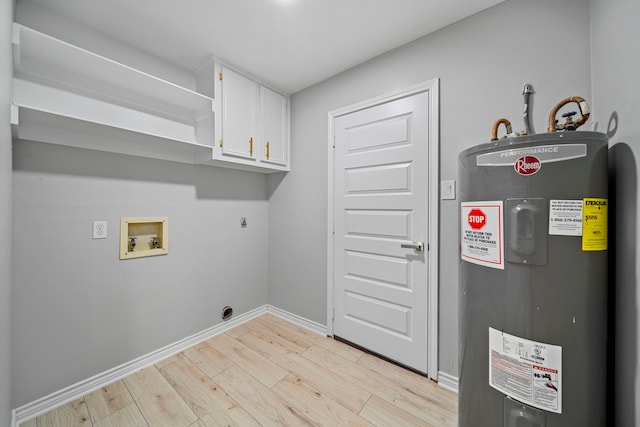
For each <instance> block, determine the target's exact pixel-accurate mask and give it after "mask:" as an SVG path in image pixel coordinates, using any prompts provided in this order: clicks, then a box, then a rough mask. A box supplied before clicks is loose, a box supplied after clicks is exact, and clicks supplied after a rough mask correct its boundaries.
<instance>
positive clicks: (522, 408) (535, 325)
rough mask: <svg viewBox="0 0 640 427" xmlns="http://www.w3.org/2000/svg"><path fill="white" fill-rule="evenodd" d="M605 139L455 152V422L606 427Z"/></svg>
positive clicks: (591, 136) (463, 425)
mask: <svg viewBox="0 0 640 427" xmlns="http://www.w3.org/2000/svg"><path fill="white" fill-rule="evenodd" d="M607 156H608V143H607V137H606V135H604V134H602V133H598V132H589V131H569V132H567V131H565V132H554V133H545V134H535V135H529V136H515V135H512V136H509V137H505V138H503V139H500V140H497V141H492V142H490V143H486V144H482V145H478V146H475V147H472V148H470V149H468V150H466V151H464V152H462V153H461V154H460V156H459V189H460V193H459V194H460V263H459V298H460V301H459V303H460V304H459V309H460V311H459V312H460V318H459V320H460V341H459V358H460V359H459V360H460V362H459V375H460V377H459V426H460V427H496V426H505V427H515V426H517V427H534V426H535V427H543V426H544V427H567V426H581V427H586V426H594V427H595V426H597V427H601V426H604V425H606V418H605V417H606V388H607V378H606V376H607V371H606V348H607V336H606V331H607V207H608V200H607Z"/></svg>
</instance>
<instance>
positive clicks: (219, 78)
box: [218, 71, 222, 80]
mask: <svg viewBox="0 0 640 427" xmlns="http://www.w3.org/2000/svg"><path fill="white" fill-rule="evenodd" d="M218 80H222V71H220V72H219V73H218Z"/></svg>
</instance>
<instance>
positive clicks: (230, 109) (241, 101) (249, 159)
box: [213, 67, 289, 172]
mask: <svg viewBox="0 0 640 427" xmlns="http://www.w3.org/2000/svg"><path fill="white" fill-rule="evenodd" d="M218 70H219V72H218V84H219V90H217V91H216V93H219V94H220V112H221V119H220V123H221V124H220V126H219V128H216V131H217V132H216V136H217V145H216V147H214V155H213V156H214V160H219V161H224V162H229V163H232V164H235V165H236V166H235V167H239V168H245V169H250V170H263V171H264V172H278V171H288V170H289V108H288V98H287V97H285V96H283V95H281V94H279V93H277V92H275V91H273V90H271V89H269V88H267V87H265V86H262V85H260V84H259V83H256V82H255V81H253V80H251V79H249V78H247V77H245V76H243V75H241V74H239V73H237V72H236V71H234V70H231V69H229V68H227V67H219V69H218Z"/></svg>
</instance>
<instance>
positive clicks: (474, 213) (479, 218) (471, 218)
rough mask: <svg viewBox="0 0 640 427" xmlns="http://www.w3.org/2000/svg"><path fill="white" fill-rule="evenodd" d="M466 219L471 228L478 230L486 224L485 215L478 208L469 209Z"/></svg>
mask: <svg viewBox="0 0 640 427" xmlns="http://www.w3.org/2000/svg"><path fill="white" fill-rule="evenodd" d="M467 221H468V222H469V227H471V228H472V229H473V230H480V229H481V228H482V227H484V226H485V225H486V224H487V216H486V215H485V214H484V212H482V211H481V210H480V209H471V212H469V215H467Z"/></svg>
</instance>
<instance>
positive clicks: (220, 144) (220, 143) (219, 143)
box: [218, 140, 222, 148]
mask: <svg viewBox="0 0 640 427" xmlns="http://www.w3.org/2000/svg"><path fill="white" fill-rule="evenodd" d="M218 145H219V146H220V148H222V140H220V142H218Z"/></svg>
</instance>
